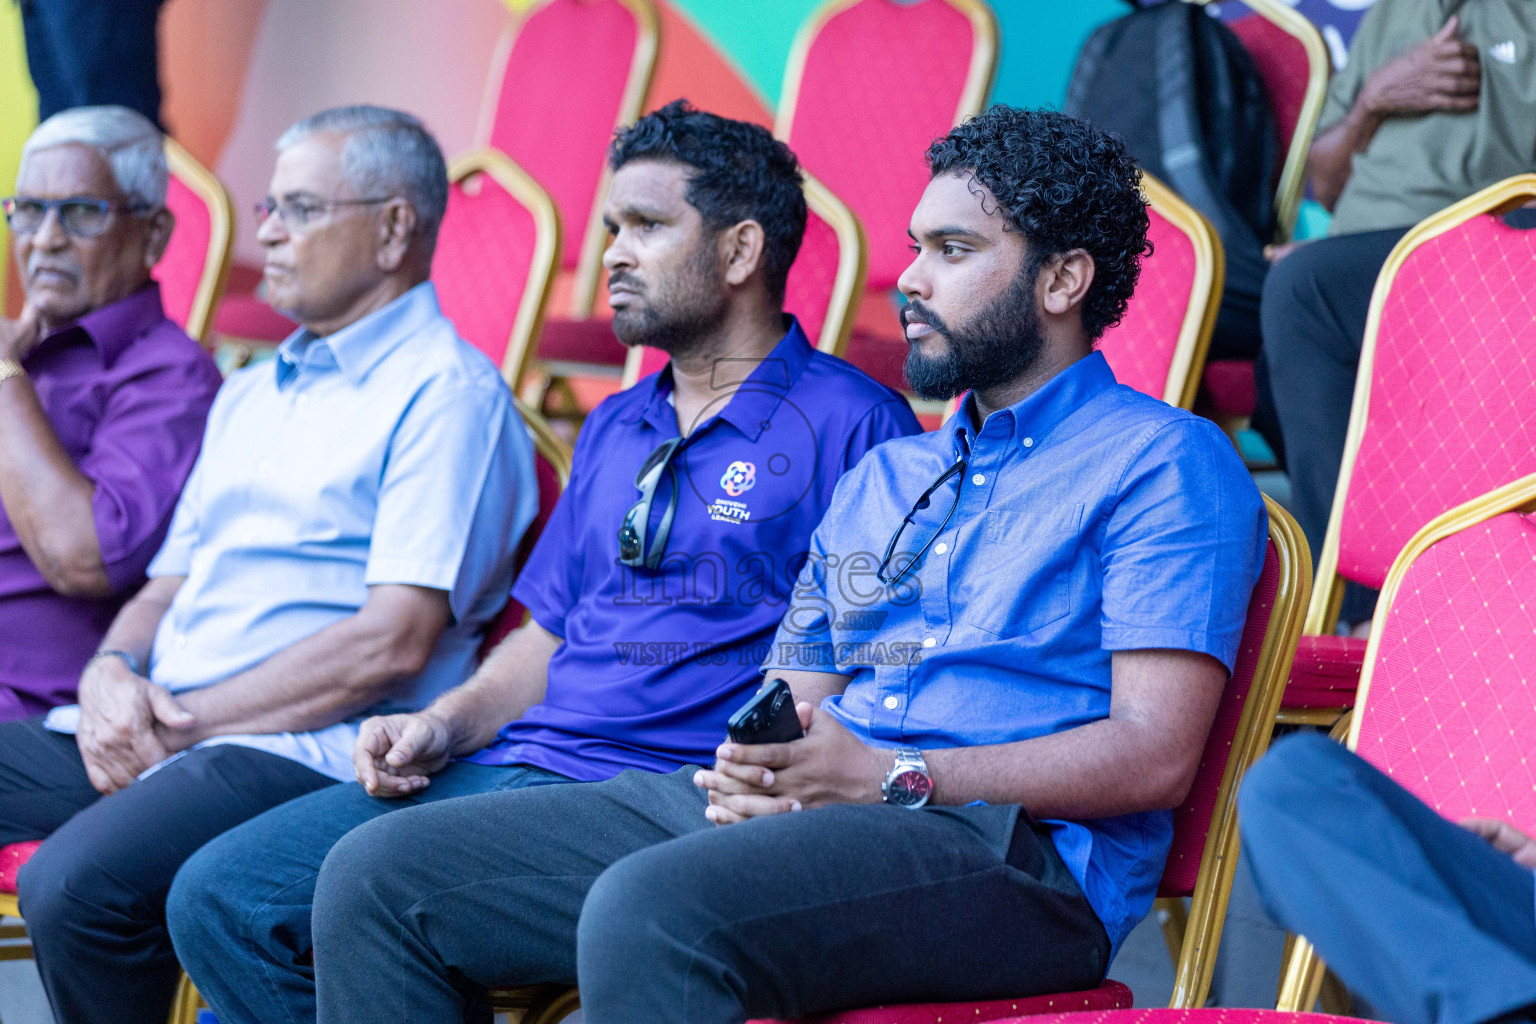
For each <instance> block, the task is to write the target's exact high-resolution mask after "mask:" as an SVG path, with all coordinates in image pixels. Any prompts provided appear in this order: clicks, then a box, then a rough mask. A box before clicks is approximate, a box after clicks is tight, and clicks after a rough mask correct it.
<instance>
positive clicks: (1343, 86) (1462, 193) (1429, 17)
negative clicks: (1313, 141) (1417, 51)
mask: <svg viewBox="0 0 1536 1024" xmlns="http://www.w3.org/2000/svg"><path fill="white" fill-rule="evenodd" d="M1453 14H1458V15H1460V16H1461V23H1460V25H1459V27H1458V31H1457V35H1458V36H1459V37H1460V38H1461V40H1462V41H1463V42H1467V43H1471V44H1472V45H1473V46H1476V47H1477V52H1478V57H1479V59H1480V60H1481V62H1482V91H1481V93H1480V97H1479V102H1478V106H1477V109H1476V110H1473V111H1462V112H1449V111H1437V112H1435V113H1429V114H1413V115H1406V116H1395V117H1389V118H1388V119H1387V120H1386V121H1384V122H1383V123H1382V125H1381V127H1380V128H1378V129H1377V130H1376V134H1375V135H1374V136H1373V137H1372V138H1371V142H1370V145H1369V146H1367V147H1366V150H1365V152H1363V153H1357V154H1355V156H1354V157H1353V170H1352V171H1351V173H1350V176H1349V182H1348V183H1347V184H1346V185H1345V186H1344V191H1343V193H1342V194H1341V195H1340V196H1339V201H1338V203H1337V204H1335V206H1334V210H1333V223H1332V224H1331V225H1330V227H1329V230H1328V233H1329V234H1330V235H1348V234H1354V233H1356V232H1360V231H1380V230H1385V229H1387V228H1402V227H1409V226H1411V225H1413V224H1417V223H1418V222H1419V221H1421V220H1423V219H1424V218H1425V217H1428V216H1429V215H1430V214H1432V213H1434V212H1435V211H1437V210H1440V209H1443V208H1445V207H1446V206H1449V205H1450V204H1451V203H1454V202H1456V201H1457V200H1460V199H1464V198H1466V197H1467V196H1469V195H1471V194H1472V193H1474V192H1476V191H1478V190H1479V189H1482V188H1486V187H1487V186H1489V185H1492V184H1494V183H1495V182H1498V181H1502V180H1503V179H1505V178H1508V177H1510V176H1511V175H1515V174H1522V173H1525V172H1528V171H1533V170H1536V60H1533V59H1532V53H1531V44H1532V42H1533V41H1536V0H1376V3H1375V5H1374V6H1373V7H1371V9H1370V10H1369V11H1367V12H1366V14H1365V17H1364V18H1363V19H1361V22H1360V27H1359V29H1358V30H1357V31H1356V33H1355V38H1354V41H1353V42H1352V43H1351V44H1350V47H1349V63H1348V64H1346V65H1345V66H1344V69H1343V70H1342V71H1340V72H1339V74H1338V75H1337V76H1336V77H1335V78H1334V79H1333V82H1332V84H1331V85H1330V86H1329V88H1328V99H1327V102H1326V103H1325V104H1324V105H1323V114H1322V118H1321V120H1320V121H1319V122H1318V131H1319V132H1323V131H1325V130H1327V129H1328V128H1330V127H1332V126H1333V125H1334V124H1335V123H1337V122H1338V121H1339V120H1340V119H1341V118H1343V117H1344V115H1345V114H1347V113H1349V110H1350V108H1351V107H1352V106H1353V105H1354V102H1355V98H1356V97H1357V96H1358V95H1359V93H1360V88H1361V86H1363V85H1364V84H1365V81H1366V79H1367V78H1369V77H1370V75H1371V73H1372V72H1374V71H1376V70H1377V69H1378V68H1380V67H1381V66H1382V65H1384V64H1387V63H1389V62H1391V61H1392V60H1393V59H1394V58H1396V57H1399V56H1401V55H1402V54H1404V53H1406V52H1407V51H1408V50H1410V49H1412V48H1413V47H1415V46H1417V45H1418V44H1420V43H1422V42H1424V40H1426V39H1428V38H1429V37H1430V36H1432V35H1434V34H1435V33H1436V32H1438V31H1440V29H1441V28H1443V27H1444V26H1445V22H1446V19H1448V18H1449V17H1450V16H1451V15H1453Z"/></svg>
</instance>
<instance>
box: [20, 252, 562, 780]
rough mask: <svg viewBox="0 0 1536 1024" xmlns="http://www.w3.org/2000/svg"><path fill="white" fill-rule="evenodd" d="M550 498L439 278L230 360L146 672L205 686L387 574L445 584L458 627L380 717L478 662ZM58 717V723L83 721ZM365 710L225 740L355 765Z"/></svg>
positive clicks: (317, 765)
mask: <svg viewBox="0 0 1536 1024" xmlns="http://www.w3.org/2000/svg"><path fill="white" fill-rule="evenodd" d="M537 507H538V485H537V483H536V482H535V478H534V475H533V451H532V445H531V443H530V441H529V439H528V435H527V431H526V429H525V427H524V425H523V422H522V418H521V417H520V416H519V415H518V414H517V410H516V408H515V407H514V406H513V404H512V395H511V392H510V391H508V389H507V385H506V383H505V382H504V381H503V380H502V378H501V375H500V373H498V372H497V370H496V367H495V366H494V365H492V363H491V361H490V360H489V359H487V358H486V357H485V356H484V355H482V354H481V353H480V352H479V351H478V350H476V349H475V348H473V347H472V346H471V345H469V344H468V343H467V342H465V341H463V340H462V339H461V338H460V337H459V336H458V334H457V332H456V331H455V330H454V327H453V324H452V323H450V322H449V321H448V320H447V319H446V318H445V317H444V316H443V314H442V311H441V310H440V309H439V308H438V304H437V293H436V290H435V289H434V288H433V287H432V285H431V283H430V282H428V283H423V284H420V285H417V286H416V287H415V288H413V289H411V290H410V291H408V292H407V293H405V294H404V295H402V296H401V297H399V298H398V299H396V300H395V301H393V302H392V303H390V304H389V305H388V306H385V307H384V308H383V309H380V310H378V311H376V312H374V313H372V314H370V315H369V316H366V317H364V318H363V319H361V320H359V321H357V322H356V323H354V324H351V325H349V326H347V327H346V328H344V329H343V330H340V331H337V332H336V333H335V334H332V335H328V336H327V337H324V338H319V337H316V336H314V335H313V334H311V333H309V332H308V331H307V330H300V331H298V332H296V333H295V334H293V335H292V336H290V337H289V338H288V339H287V340H286V341H284V342H283V343H282V345H281V346H280V347H279V348H278V351H277V355H276V357H275V358H274V359H273V360H272V361H271V362H268V363H261V364H258V365H256V366H252V367H249V368H248V369H245V370H242V371H240V372H239V373H236V374H234V375H233V376H231V377H230V378H229V380H228V381H226V382H225V384H224V386H223V388H222V389H221V390H220V391H219V394H218V397H217V399H216V400H215V402H214V405H213V409H212V411H211V412H210V414H209V417H208V427H207V432H206V434H205V435H204V441H203V449H202V454H201V455H200V456H199V458H198V461H197V464H196V466H195V467H194V469H193V471H192V476H191V477H190V479H189V480H188V482H187V485H186V488H185V489H184V490H183V492H182V496H181V500H180V502H179V503H178V504H177V506H176V513H175V516H174V518H173V520H172V523H171V529H170V534H169V535H168V536H167V538H166V541H165V544H164V545H163V546H162V548H161V549H160V553H159V554H158V555H156V556H155V560H154V561H153V563H151V565H150V567H149V575H150V576H185V577H186V582H185V583H184V584H182V586H181V589H180V590H178V591H177V592H176V597H175V599H174V600H173V601H172V603H171V607H170V609H169V610H168V611H167V612H166V615H165V617H164V618H163V619H162V620H161V621H160V627H159V630H158V631H157V632H156V634H155V642H154V649H153V653H152V655H151V658H150V666H149V675H150V678H151V679H153V680H154V681H155V682H157V683H159V684H161V685H163V686H166V687H168V688H169V689H170V690H172V691H173V692H174V691H179V690H188V689H195V688H197V687H201V686H207V685H209V684H211V683H216V682H219V681H221V680H224V679H227V678H229V677H231V676H234V675H236V674H238V673H240V672H243V671H245V670H247V669H249V668H251V667H253V666H255V665H257V664H259V663H261V662H262V661H265V660H266V659H267V658H270V657H271V656H272V655H274V654H276V653H277V652H279V651H281V650H283V649H284V648H287V647H289V646H291V645H292V644H294V643H296V642H297V641H299V640H302V639H304V638H305V637H307V636H310V635H311V634H314V633H317V632H319V631H320V630H322V629H324V628H325V627H327V626H330V625H332V624H334V623H337V622H339V621H341V620H342V619H345V618H347V617H348V616H351V615H353V614H355V613H356V612H357V611H358V610H359V609H360V608H361V607H362V606H363V603H364V602H365V601H366V600H367V599H368V587H369V586H371V585H374V584H413V585H415V586H419V587H429V588H431V589H434V590H442V591H446V592H447V593H448V595H449V604H450V607H451V610H452V613H453V621H452V623H451V624H450V625H449V627H448V629H447V631H446V632H445V633H444V634H443V637H442V639H441V640H439V642H438V645H437V649H436V651H435V652H434V653H433V656H432V660H431V661H430V662H429V663H428V665H427V668H426V669H425V671H423V672H422V673H421V674H420V675H419V676H417V677H416V678H415V679H414V680H411V681H410V682H408V683H407V684H405V685H404V686H402V687H401V688H399V689H397V690H396V691H395V692H394V693H393V694H391V696H390V697H389V698H388V699H387V700H385V701H383V702H382V703H381V704H380V705H378V706H377V707H376V708H375V709H374V711H375V712H380V711H389V710H402V709H414V708H419V707H422V706H423V705H425V704H426V703H427V702H429V701H430V700H431V699H432V698H433V697H435V696H436V695H438V694H439V693H441V692H443V691H444V690H447V689H449V688H450V687H453V686H456V685H458V684H459V683H461V682H463V681H464V680H465V679H467V678H468V677H469V675H470V674H471V673H472V672H473V671H474V668H475V662H476V655H477V652H478V647H479V642H480V634H481V633H482V632H483V631H484V629H485V626H486V624H487V623H488V622H489V621H490V619H491V618H493V617H494V616H495V615H496V614H497V613H498V612H499V611H500V609H501V607H502V606H503V605H504V604H505V603H506V600H507V593H508V590H509V588H510V587H511V583H512V575H513V553H514V551H515V549H516V548H517V542H518V539H519V538H520V537H521V536H522V533H523V531H524V529H526V528H527V526H528V524H529V523H530V522H532V520H533V516H534V513H535V512H536V511H537ZM66 717H68V716H60V720H59V721H57V722H53V723H50V724H54V725H57V726H59V727H66V728H67V727H68V726H69V725H70V723H69V722H68V721H66V720H64V719H65V718H66ZM358 721H360V719H353V720H351V721H347V722H341V723H338V724H336V725H333V726H331V727H329V728H325V729H320V730H317V731H314V732H308V733H278V734H268V735H256V736H220V737H216V738H215V739H213V740H210V741H209V743H238V744H240V745H242V746H247V747H255V748H257V749H260V750H267V751H270V752H272V753H275V754H280V755H282V756H284V757H288V758H291V759H293V760H295V761H298V762H300V763H301V764H304V765H307V766H308V767H310V768H313V769H315V770H316V771H319V772H323V773H324V774H326V775H330V776H331V777H333V778H337V779H342V780H349V779H351V778H352V744H353V740H354V739H355V738H356V735H357V723H358Z"/></svg>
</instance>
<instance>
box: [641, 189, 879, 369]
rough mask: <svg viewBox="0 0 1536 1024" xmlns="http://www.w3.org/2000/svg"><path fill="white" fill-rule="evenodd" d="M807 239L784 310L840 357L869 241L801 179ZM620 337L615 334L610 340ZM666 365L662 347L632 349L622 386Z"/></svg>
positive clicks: (846, 214) (850, 216)
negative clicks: (803, 191) (803, 192)
mask: <svg viewBox="0 0 1536 1024" xmlns="http://www.w3.org/2000/svg"><path fill="white" fill-rule="evenodd" d="M805 206H806V220H805V238H804V240H803V241H802V242H801V243H800V252H799V253H798V254H797V255H796V256H795V262H794V265H793V266H791V267H790V268H789V279H788V280H787V281H786V282H785V286H784V308H785V309H786V310H788V311H789V312H791V313H793V314H795V316H796V317H797V318H799V320H800V327H801V329H802V330H804V331H805V336H806V337H807V338H809V339H810V341H811V343H812V344H813V345H815V346H816V348H817V349H819V350H820V351H822V352H826V353H827V354H829V355H834V356H838V357H841V356H842V354H843V350H844V349H845V348H847V346H848V335H849V332H851V331H852V330H853V311H854V307H855V306H856V305H857V303H858V301H859V296H860V295H861V294H863V291H864V277H865V267H866V261H867V258H868V251H869V245H868V242H866V241H865V238H864V229H863V227H861V226H860V224H859V218H858V217H856V216H854V213H853V211H852V210H850V209H848V207H847V206H846V205H845V204H844V203H843V201H842V200H840V199H838V198H837V196H835V195H833V194H832V193H831V192H830V191H829V190H828V189H827V187H826V186H825V185H823V184H822V183H821V182H819V181H817V180H816V179H815V178H812V177H810V176H809V175H807V176H806V179H805ZM614 341H615V342H617V341H618V339H617V338H615V339H614ZM665 365H667V354H666V353H665V352H662V351H661V350H660V349H654V348H633V349H630V350H629V356H628V358H627V359H626V360H625V362H624V377H623V382H622V386H623V387H626V388H627V387H630V386H631V385H633V384H634V383H635V381H637V380H639V379H640V378H641V377H643V376H645V375H646V374H649V373H655V372H656V371H657V370H659V369H661V368H662V367H663V366H665Z"/></svg>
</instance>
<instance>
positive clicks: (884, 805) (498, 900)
mask: <svg viewBox="0 0 1536 1024" xmlns="http://www.w3.org/2000/svg"><path fill="white" fill-rule="evenodd" d="M928 160H929V163H930V166H931V168H932V172H933V174H932V180H931V181H930V183H929V185H928V187H927V190H926V191H925V193H924V195H923V198H922V201H921V202H920V203H919V205H918V207H917V209H916V211H915V212H914V213H913V215H912V221H911V229H910V233H911V235H912V239H913V242H914V245H913V251H914V258H913V262H912V265H911V267H909V268H908V269H907V271H906V272H905V273H904V274H903V275H902V278H901V282H900V284H901V289H902V291H903V292H904V293H905V294H906V296H907V298H908V300H909V301H908V305H907V306H906V307H905V310H904V314H903V318H904V321H905V323H906V330H907V337H908V341H909V343H910V345H911V352H910V354H909V359H908V363H907V375H908V380H909V381H910V383H911V384H912V386H913V388H914V390H916V391H917V392H918V393H919V394H920V395H923V396H925V397H930V398H946V397H950V396H953V395H955V394H958V393H961V392H963V391H969V392H970V394H969V397H968V398H967V399H966V401H965V402H964V404H963V406H962V407H961V411H960V413H959V414H958V415H957V416H955V417H954V418H953V419H952V420H951V421H950V422H949V423H948V424H946V425H945V426H944V427H943V428H942V429H940V430H938V431H935V432H933V433H929V434H926V435H920V436H915V437H907V438H900V439H895V440H892V441H888V442H886V443H884V444H882V445H879V446H877V447H875V448H874V449H873V450H872V451H871V452H870V453H869V455H867V456H866V457H865V458H864V459H863V460H862V461H861V462H860V463H859V464H858V465H857V466H855V467H854V468H853V469H852V470H851V471H850V472H849V473H848V474H847V475H846V476H845V477H844V479H843V480H842V481H841V482H840V483H839V485H838V488H837V492H836V494H835V495H834V496H833V499H832V502H831V506H830V508H829V510H828V512H827V514H826V516H825V517H824V518H823V519H822V521H821V525H820V526H818V527H817V530H816V534H815V536H814V537H813V539H812V542H811V560H810V562H809V564H808V565H807V567H806V569H805V571H804V572H803V573H802V574H801V577H800V580H799V582H798V584H797V588H796V592H795V595H794V599H793V601H792V602H791V604H790V607H789V609H788V613H787V615H786V616H785V618H784V620H783V622H782V623H781V625H780V627H779V633H778V637H777V638H776V641H775V643H774V645H773V648H772V651H771V653H770V656H769V658H768V660H767V664H766V666H765V670H766V672H767V675H768V676H769V677H770V678H774V677H782V678H784V679H785V680H787V681H788V682H789V683H790V685H791V686H792V688H793V690H794V692H795V695H796V697H797V698H798V700H799V702H800V703H799V707H798V711H799V716H800V720H801V724H802V726H803V727H804V728H805V729H806V736H805V737H804V738H803V739H799V740H796V741H793V742H789V743H781V744H765V745H752V746H747V745H741V744H736V743H724V744H723V745H721V746H720V747H719V748H718V750H717V751H716V760H715V763H714V765H713V766H712V767H711V768H708V769H705V768H698V769H695V768H685V769H683V770H681V771H678V772H674V773H672V774H670V775H661V774H655V773H639V772H627V773H624V774H622V775H619V776H618V777H616V778H614V779H612V780H611V781H608V782H601V783H596V784H593V785H587V786H548V787H542V788H539V789H534V790H524V791H522V792H518V793H500V794H491V795H488V796H477V797H466V798H464V799H462V800H454V801H446V802H442V803H438V804H435V805H432V806H425V807H419V808H411V809H408V810H405V811H402V812H400V813H398V814H392V815H389V816H387V817H384V818H379V819H376V820H375V821H373V822H371V823H370V824H368V825H365V826H363V827H362V828H360V829H357V830H356V831H354V832H352V833H351V834H350V835H348V836H347V838H346V839H343V840H342V841H341V842H340V843H339V844H338V845H337V846H336V847H335V849H333V850H332V852H331V855H330V857H329V858H328V859H327V860H326V863H325V865H324V867H323V868H322V870H321V874H320V879H319V883H318V887H317V891H316V894H315V913H314V933H315V964H316V970H317V973H318V980H319V1017H320V1020H321V1021H324V1022H327V1024H331V1022H337V1021H370V1022H371V1021H378V1020H410V1021H413V1022H439V1021H441V1022H448V1021H459V1020H462V1019H464V1015H465V1011H466V1007H467V1006H469V1005H472V1004H471V1003H469V1000H471V999H473V998H474V995H473V994H474V992H475V990H476V988H477V987H478V986H483V985H488V984H531V983H537V982H571V981H574V980H575V979H576V978H578V977H579V978H580V981H581V990H582V1003H583V1010H584V1013H585V1017H586V1020H588V1021H589V1022H594V1024H618V1022H623V1024H649V1022H656V1024H661V1022H675V1021H688V1022H690V1024H714V1022H719V1024H727V1022H741V1021H744V1020H746V1019H748V1018H752V1017H780V1018H784V1017H803V1016H809V1015H813V1014H817V1013H822V1012H826V1011H830V1010H836V1009H840V1008H845V1007H851V1006H861V1005H873V1004H879V1003H891V1002H910V1001H918V1000H924V1001H926V1000H960V999H979V998H1004V997H1008V996H1022V995H1028V994H1031V993H1037V992H1045V991H1062V990H1070V989H1079V988H1084V987H1088V986H1092V985H1094V984H1096V983H1098V982H1099V981H1100V980H1101V979H1102V978H1103V977H1104V973H1105V970H1106V969H1107V967H1108V964H1109V960H1110V958H1111V956H1112V955H1113V952H1114V949H1115V947H1116V946H1117V945H1118V944H1119V943H1120V942H1121V941H1122V940H1123V939H1124V938H1125V936H1126V934H1127V933H1128V932H1129V931H1130V930H1131V928H1132V927H1133V926H1134V925H1135V923H1136V921H1137V920H1138V919H1139V918H1140V917H1142V916H1143V915H1144V914H1145V913H1146V911H1147V909H1148V908H1149V906H1150V904H1151V902H1152V898H1153V894H1154V890H1155V887H1156V884H1157V879H1158V876H1159V874H1160V873H1161V869H1162V866H1163V861H1164V859H1165V857H1166V856H1167V853H1168V848H1169V844H1170V841H1171V837H1172V816H1171V813H1170V809H1171V808H1173V807H1174V806H1176V805H1177V804H1179V803H1180V802H1181V801H1182V800H1183V799H1184V796H1185V794H1186V792H1187V790H1188V788H1189V786H1190V783H1191V780H1192V779H1193V776H1194V774H1195V770H1196V768H1197V764H1198V759H1199V755H1200V751H1201V748H1202V746H1203V743H1204V740H1205V736H1206V733H1207V731H1208V729H1209V727H1210V723H1211V719H1212V716H1213V715H1214V713H1215V709H1216V705H1217V701H1218V699H1219V697H1220V695H1221V690H1222V687H1223V685H1224V684H1225V682H1226V679H1227V676H1228V673H1229V672H1230V671H1231V668H1232V664H1233V660H1234V658H1235V656H1236V654H1237V649H1238V643H1239V637H1240V634H1241V632H1242V628H1243V620H1244V613H1245V610H1246V606H1247V603H1248V599H1249V595H1250V592H1251V590H1252V587H1253V584H1254V582H1255V580H1256V579H1257V577H1258V572H1259V568H1260V564H1261V561H1262V556H1263V551H1264V544H1265V517H1264V510H1263V505H1262V503H1261V500H1260V498H1259V494H1258V492H1257V490H1255V488H1254V486H1253V484H1252V482H1251V481H1250V479H1249V478H1248V475H1247V473H1246V472H1245V471H1244V469H1243V466H1242V463H1241V461H1240V460H1239V459H1238V458H1237V456H1236V454H1235V453H1234V451H1233V450H1232V446H1231V444H1230V443H1228V442H1227V440H1226V438H1225V437H1224V436H1223V435H1222V434H1221V432H1220V431H1219V430H1217V429H1216V428H1215V427H1214V426H1212V425H1211V424H1210V423H1208V422H1206V421H1203V420H1200V419H1197V418H1195V417H1193V416H1191V415H1189V414H1188V413H1185V412H1182V411H1180V410H1177V409H1173V408H1170V407H1169V406H1167V405H1165V404H1163V403H1162V402H1159V401H1156V400H1154V399H1151V398H1148V397H1146V396H1143V395H1141V394H1139V393H1137V392H1135V391H1133V390H1131V389H1130V388H1127V387H1123V386H1121V385H1119V384H1117V383H1116V382H1115V379H1114V376H1113V375H1112V374H1111V372H1110V370H1109V367H1108V365H1107V364H1106V363H1105V361H1104V359H1103V357H1102V356H1100V355H1099V354H1098V353H1096V352H1094V350H1093V346H1094V340H1095V339H1096V338H1097V337H1098V336H1099V335H1100V334H1101V333H1102V332H1103V331H1104V329H1105V328H1106V327H1108V326H1109V325H1111V324H1113V323H1115V322H1116V320H1118V318H1119V317H1120V316H1121V315H1122V313H1123V312H1124V310H1125V305H1126V301H1127V300H1128V299H1129V298H1130V296H1131V293H1132V291H1133V289H1134V287H1135V284H1136V278H1137V273H1138V268H1139V260H1140V257H1141V256H1142V254H1143V253H1144V252H1145V251H1146V231H1147V216H1146V211H1145V203H1144V200H1143V197H1142V196H1141V194H1140V191H1139V187H1138V181H1139V171H1138V170H1137V168H1136V166H1135V165H1134V163H1133V162H1132V161H1131V159H1130V158H1129V157H1128V156H1127V155H1126V153H1125V150H1124V148H1123V147H1122V145H1121V144H1120V142H1119V141H1118V140H1116V139H1114V138H1112V137H1110V136H1108V135H1106V134H1104V133H1103V132H1101V131H1099V130H1098V129H1096V128H1094V127H1093V126H1092V125H1090V124H1088V123H1086V122H1083V121H1079V120H1076V119H1074V118H1071V117H1067V116H1065V115H1061V114H1055V113H1044V112H1034V111H1025V110H1015V109H1011V108H1008V107H1001V106H999V107H993V108H992V109H990V110H988V111H987V112H985V113H983V114H982V115H981V116H979V117H977V118H975V119H974V120H972V121H970V122H968V123H967V124H964V125H962V126H960V127H958V128H956V129H955V130H954V131H952V132H951V133H950V134H949V135H948V136H947V137H945V138H943V139H941V140H939V141H937V142H935V143H934V145H933V146H932V147H931V148H930V150H929V152H928ZM881 552H884V556H883V557H882V555H881V554H880V553H881Z"/></svg>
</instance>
